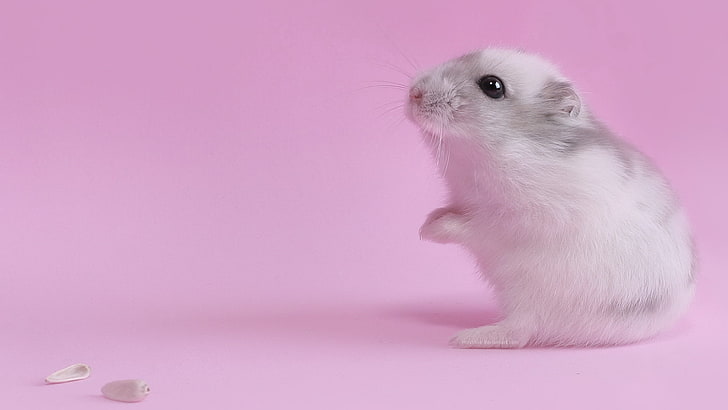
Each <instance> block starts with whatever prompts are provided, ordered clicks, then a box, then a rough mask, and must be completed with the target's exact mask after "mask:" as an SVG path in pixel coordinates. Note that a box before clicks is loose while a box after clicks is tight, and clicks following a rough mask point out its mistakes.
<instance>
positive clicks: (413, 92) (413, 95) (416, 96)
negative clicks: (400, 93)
mask: <svg viewBox="0 0 728 410" xmlns="http://www.w3.org/2000/svg"><path fill="white" fill-rule="evenodd" d="M409 97H410V100H412V101H420V100H421V99H422V90H421V89H419V88H417V87H412V88H410V91H409Z"/></svg>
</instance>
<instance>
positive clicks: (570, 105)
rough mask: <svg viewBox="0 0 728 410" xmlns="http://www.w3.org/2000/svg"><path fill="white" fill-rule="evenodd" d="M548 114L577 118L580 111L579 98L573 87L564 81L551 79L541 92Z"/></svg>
mask: <svg viewBox="0 0 728 410" xmlns="http://www.w3.org/2000/svg"><path fill="white" fill-rule="evenodd" d="M541 96H542V98H543V102H544V104H546V106H547V107H548V110H549V114H551V115H563V116H566V117H569V118H577V117H578V116H579V113H580V112H581V98H579V94H577V93H576V90H574V87H573V86H572V85H571V84H570V83H568V82H566V81H551V82H549V83H548V84H546V86H545V87H544V88H543V91H542V92H541Z"/></svg>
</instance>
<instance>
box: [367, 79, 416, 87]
mask: <svg viewBox="0 0 728 410" xmlns="http://www.w3.org/2000/svg"><path fill="white" fill-rule="evenodd" d="M368 83H370V84H373V85H378V84H384V85H394V86H398V87H402V88H409V86H408V85H407V84H403V83H400V82H397V81H388V80H375V81H368Z"/></svg>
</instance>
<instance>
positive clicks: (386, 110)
mask: <svg viewBox="0 0 728 410" xmlns="http://www.w3.org/2000/svg"><path fill="white" fill-rule="evenodd" d="M403 108H404V104H403V103H402V104H400V105H395V106H394V107H389V108H386V109H384V111H382V112H381V113H380V114H379V115H378V116H377V118H382V117H384V116H385V115H387V114H391V113H393V112H395V111H400V110H402V109H403Z"/></svg>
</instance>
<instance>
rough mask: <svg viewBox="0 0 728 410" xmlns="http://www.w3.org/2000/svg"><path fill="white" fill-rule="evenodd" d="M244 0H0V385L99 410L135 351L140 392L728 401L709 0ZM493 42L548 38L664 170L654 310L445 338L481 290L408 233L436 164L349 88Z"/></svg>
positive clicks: (724, 84)
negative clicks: (676, 302) (619, 326)
mask: <svg viewBox="0 0 728 410" xmlns="http://www.w3.org/2000/svg"><path fill="white" fill-rule="evenodd" d="M247 3H250V2H248V1H204V2H203V1H199V2H196V3H193V2H182V1H171V0H170V1H149V0H145V1H139V0H134V1H129V0H127V1H92V0H88V1H79V0H66V1H62V2H61V1H45V2H41V1H32V0H17V1H16V0H3V1H2V3H0V275H1V276H0V277H1V278H2V282H1V283H2V286H0V331H1V332H2V333H1V335H0V347H1V348H2V350H1V351H0V366H1V367H0V368H1V369H2V371H1V372H0V393H2V394H1V395H0V408H3V409H49V408H68V409H70V408H73V409H91V408H92V409H100V408H115V407H118V406H123V404H119V403H115V402H111V401H107V400H105V399H103V398H101V397H100V395H99V389H100V387H101V385H103V384H104V383H106V382H107V381H111V380H114V379H121V378H137V377H138V378H143V379H145V380H146V381H147V382H149V384H150V385H151V387H152V394H151V395H150V397H149V398H148V399H147V400H146V401H145V402H144V403H142V404H139V405H138V406H139V407H144V408H150V409H152V408H157V409H173V408H175V409H179V408H196V409H206V408H209V409H213V408H214V409H223V408H235V409H245V408H250V409H277V408H281V409H283V408H285V409H289V408H290V409H307V408H311V409H453V408H458V407H467V408H494V409H499V408H507V409H520V408H524V409H525V408H548V407H553V408H561V409H572V408H573V409H587V408H589V409H627V408H654V409H683V408H696V409H709V408H719V407H720V406H723V405H725V380H726V379H725V371H726V367H727V365H728V354H727V353H726V350H725V345H726V341H725V339H726V336H728V324H727V323H726V322H727V321H726V319H725V317H726V313H728V309H726V305H727V303H726V302H725V300H726V298H725V295H726V291H727V290H728V289H727V288H728V279H726V277H727V276H726V273H725V267H726V266H727V264H728V257H727V256H726V252H725V247H726V231H727V230H728V221H727V219H726V217H725V216H726V213H727V212H728V211H726V209H728V195H727V194H726V182H725V180H726V176H727V175H728V165H727V164H728V161H726V156H727V154H728V142H727V140H728V138H727V137H728V135H726V134H728V133H727V132H726V121H727V119H726V113H727V112H728V110H727V108H728V107H727V104H726V101H727V100H726V95H727V94H728V80H727V79H726V78H727V77H726V73H727V72H728V57H727V56H726V44H727V42H728V24H726V22H725V18H726V14H727V13H728V9H726V6H725V5H722V3H721V2H717V1H715V2H713V3H711V2H696V1H690V2H687V1H686V2H678V1H674V2H669V1H655V2H638V1H634V0H630V1H600V2H585V1H582V2H575V1H572V0H558V1H550V2H543V1H537V0H532V1H500V2H495V1H491V2H487V1H482V0H480V1H460V0H451V1H446V2H432V3H430V2H423V1H390V0H370V1H360V2H341V1H328V2H321V1H319V2H315V1H314V2H296V1H287V2H265V3H267V4H265V5H263V4H262V3H263V2H258V3H261V4H258V5H256V6H253V5H250V4H247ZM434 4H437V5H434ZM488 45H506V46H516V47H525V48H527V49H529V50H532V51H537V52H539V53H542V54H543V55H545V56H547V57H548V58H550V59H552V60H554V61H556V62H557V63H558V64H559V65H561V67H562V68H563V70H564V72H566V73H567V75H569V76H570V77H571V78H572V79H573V80H574V81H575V82H576V84H577V85H578V86H579V88H580V89H582V90H583V91H584V94H585V97H586V99H587V101H588V102H589V103H590V105H591V107H592V109H593V110H594V111H595V112H596V113H597V114H598V115H600V116H601V117H602V119H604V120H605V121H606V122H608V123H609V124H611V126H612V127H613V128H614V129H615V130H616V131H617V132H619V133H620V134H622V135H624V136H625V138H626V139H628V140H630V141H632V142H633V143H635V144H636V145H637V146H639V147H641V148H643V149H644V150H645V151H646V152H648V153H649V154H650V156H652V157H653V158H654V159H655V161H656V162H657V163H658V164H659V165H660V166H661V167H662V168H663V170H664V172H665V173H666V174H667V175H668V177H669V178H670V179H671V180H672V181H673V183H674V186H675V188H676V190H677V191H678V192H679V194H680V196H681V197H682V198H683V200H684V203H685V206H686V207H687V209H688V212H689V214H690V216H691V218H692V220H693V222H694V226H695V232H696V237H697V240H698V247H699V249H700V254H701V276H700V287H699V293H698V298H697V300H696V303H695V304H694V306H693V308H692V309H691V311H690V313H689V315H688V316H687V318H686V319H685V320H684V321H683V322H682V323H681V324H680V325H679V326H677V327H676V328H675V329H673V330H671V331H670V332H668V333H666V334H665V335H663V336H662V337H660V338H658V339H656V340H653V341H650V342H646V343H642V344H639V345H634V346H627V347H617V348H608V349H598V350H586V349H558V350H550V349H529V350H522V351H460V350H453V349H449V348H448V347H447V341H448V339H449V338H450V336H452V335H453V334H454V333H455V332H456V331H457V330H459V329H462V328H465V327H473V326H477V325H482V324H486V323H488V322H489V321H490V320H492V319H493V317H494V314H495V307H494V305H493V302H492V299H491V298H490V296H489V295H488V293H487V291H486V287H485V285H483V284H482V283H481V282H480V281H479V280H478V279H477V277H476V276H475V275H474V274H473V263H472V261H471V260H470V259H469V258H468V257H467V256H466V255H465V254H464V253H463V252H462V251H460V250H458V249H457V248H456V247H452V246H441V245H434V244H430V243H425V242H420V241H419V240H418V237H417V230H418V228H419V225H420V223H421V222H422V221H423V218H424V216H425V215H426V214H427V212H428V211H430V210H431V209H433V208H435V207H437V206H440V205H441V199H442V193H443V189H442V186H441V184H440V182H439V181H438V179H437V178H436V175H435V171H434V167H433V166H432V164H431V161H430V158H429V157H428V154H427V153H426V151H425V149H424V147H423V145H422V144H421V143H420V139H419V136H418V135H417V132H416V130H415V128H414V127H413V126H412V125H410V124H409V123H407V122H400V119H402V117H403V116H402V113H401V111H399V110H394V111H388V109H389V108H391V107H394V106H395V105H396V102H397V101H401V100H402V96H403V93H402V92H400V91H399V90H397V89H390V88H385V87H371V86H372V85H374V84H380V83H379V82H381V81H394V82H400V83H403V82H406V80H407V78H406V77H405V76H404V75H402V74H400V73H398V72H397V70H395V69H390V68H389V66H396V67H399V68H400V69H401V70H404V71H406V72H409V73H412V72H413V71H414V69H413V68H412V67H411V66H410V65H409V63H408V61H407V60H408V59H412V60H415V61H417V64H418V66H419V67H421V68H424V67H428V66H430V65H433V64H437V63H439V62H442V61H444V60H445V59H448V58H451V57H454V56H457V55H459V54H461V53H464V52H466V51H469V50H472V49H475V48H480V47H483V46H488ZM74 362H86V363H89V364H90V365H91V366H92V367H93V369H94V374H93V376H92V378H91V379H89V380H86V381H83V382H76V383H73V384H68V385H61V386H44V385H43V382H42V381H43V378H44V377H45V376H46V375H47V374H48V373H50V372H51V371H53V370H55V369H58V368H61V367H64V366H66V365H68V364H71V363H74Z"/></svg>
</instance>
